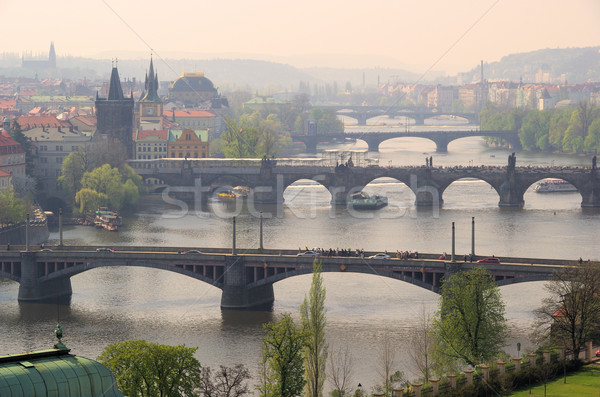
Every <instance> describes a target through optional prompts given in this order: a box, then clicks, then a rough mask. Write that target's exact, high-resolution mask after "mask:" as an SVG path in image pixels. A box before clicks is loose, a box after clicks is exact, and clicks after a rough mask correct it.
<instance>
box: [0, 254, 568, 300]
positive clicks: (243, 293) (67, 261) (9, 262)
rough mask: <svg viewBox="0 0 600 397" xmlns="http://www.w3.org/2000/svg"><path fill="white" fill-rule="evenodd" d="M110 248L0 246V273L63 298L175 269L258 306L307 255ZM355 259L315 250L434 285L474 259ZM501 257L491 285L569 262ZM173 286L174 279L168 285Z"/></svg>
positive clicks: (359, 269) (337, 266) (27, 291)
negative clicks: (103, 272)
mask: <svg viewBox="0 0 600 397" xmlns="http://www.w3.org/2000/svg"><path fill="white" fill-rule="evenodd" d="M116 248H117V251H115V252H96V251H95V247H77V246H71V247H63V248H62V249H61V250H59V249H58V248H55V250H54V251H53V252H40V251H17V250H16V247H13V250H11V251H0V278H2V277H3V278H8V279H11V280H14V281H16V282H18V283H19V284H20V286H19V296H18V299H19V300H20V301H48V300H50V301H55V299H56V298H57V297H61V298H63V299H70V297H71V294H72V288H71V277H73V276H76V275H77V274H80V273H83V272H86V271H88V270H92V269H96V268H100V267H112V266H136V267H149V268H155V269H161V270H167V271H171V272H175V273H179V274H182V275H185V276H188V277H192V278H195V279H197V280H200V281H202V282H205V283H208V284H210V285H212V286H214V287H216V288H219V289H221V290H222V291H223V292H222V296H221V308H223V309H258V308H265V307H267V308H268V307H270V306H271V305H272V303H273V301H274V294H273V284H274V283H276V282H278V281H281V280H284V279H286V278H289V277H294V276H298V275H302V274H310V273H312V270H313V267H312V262H313V258H311V257H298V256H296V255H295V254H296V252H297V251H295V250H263V251H262V252H261V251H259V250H247V251H246V253H245V254H243V255H232V254H230V253H228V252H227V250H224V249H206V252H207V253H206V254H179V253H178V251H179V249H177V248H165V247H145V246H139V247H116ZM435 258H436V255H433V254H431V255H426V254H420V255H419V259H403V260H401V259H389V260H385V259H363V258H358V257H322V258H321V260H322V267H323V272H327V273H334V272H336V273H365V274H372V275H378V276H381V277H389V278H394V279H397V280H401V281H404V282H407V283H410V284H414V285H417V286H419V287H421V288H425V289H427V290H430V291H433V292H435V293H439V292H440V286H441V283H442V280H443V279H444V278H445V277H447V276H448V275H450V274H452V273H455V272H458V271H460V270H463V269H470V268H472V267H474V266H477V265H481V264H476V263H468V262H450V261H444V260H439V259H435ZM500 260H501V261H502V264H485V265H483V266H485V267H486V268H487V269H488V270H489V272H490V273H491V274H492V276H493V277H494V280H495V281H496V283H497V284H498V285H507V284H513V283H520V282H529V281H540V280H547V279H548V278H549V277H550V276H551V275H552V273H553V272H554V271H556V270H558V269H560V268H561V267H563V266H568V265H575V264H576V262H575V261H563V260H544V259H527V258H500ZM174 287H175V286H174Z"/></svg>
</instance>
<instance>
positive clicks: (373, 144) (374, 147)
mask: <svg viewBox="0 0 600 397" xmlns="http://www.w3.org/2000/svg"><path fill="white" fill-rule="evenodd" d="M360 139H362V140H364V141H365V142H367V145H368V146H369V152H378V151H379V144H380V143H381V140H380V139H373V138H370V139H369V138H366V137H362V138H360Z"/></svg>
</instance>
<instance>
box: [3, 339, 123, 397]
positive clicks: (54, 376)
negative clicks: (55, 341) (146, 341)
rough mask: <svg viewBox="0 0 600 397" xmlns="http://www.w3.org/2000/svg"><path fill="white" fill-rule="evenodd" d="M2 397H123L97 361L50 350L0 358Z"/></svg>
mask: <svg viewBox="0 0 600 397" xmlns="http://www.w3.org/2000/svg"><path fill="white" fill-rule="evenodd" d="M0 396H23V397H37V396H44V397H46V396H57V397H59V396H60V397H63V396H65V397H68V396H82V397H83V396H98V397H100V396H103V397H111V396H123V394H121V392H119V390H118V388H117V382H116V380H115V377H114V375H113V374H112V373H111V372H110V370H109V369H108V368H106V367H105V366H104V365H102V364H100V363H99V362H97V361H94V360H90V359H87V358H83V357H77V356H75V355H72V354H69V350H65V349H49V350H42V351H37V352H31V353H24V354H10V355H6V356H0Z"/></svg>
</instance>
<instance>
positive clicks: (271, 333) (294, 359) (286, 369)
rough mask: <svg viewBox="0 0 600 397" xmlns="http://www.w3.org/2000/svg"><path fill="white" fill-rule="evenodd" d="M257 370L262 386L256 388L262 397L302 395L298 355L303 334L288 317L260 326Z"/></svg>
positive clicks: (301, 377) (302, 375) (302, 373)
mask: <svg viewBox="0 0 600 397" xmlns="http://www.w3.org/2000/svg"><path fill="white" fill-rule="evenodd" d="M263 327H264V329H265V331H266V335H265V336H264V338H263V340H262V355H263V361H262V363H261V367H262V368H263V370H264V373H263V374H262V376H263V378H264V383H263V384H259V385H257V389H258V391H259V392H260V395H261V396H263V397H295V396H299V395H300V394H302V390H303V389H304V384H305V382H306V380H305V379H304V365H303V357H302V352H303V349H304V347H305V335H304V333H303V331H302V330H301V329H300V328H299V327H297V326H296V324H294V321H293V320H292V318H291V317H290V315H289V314H284V315H283V317H282V318H281V319H280V320H279V321H277V322H275V323H267V324H265V325H264V326H263Z"/></svg>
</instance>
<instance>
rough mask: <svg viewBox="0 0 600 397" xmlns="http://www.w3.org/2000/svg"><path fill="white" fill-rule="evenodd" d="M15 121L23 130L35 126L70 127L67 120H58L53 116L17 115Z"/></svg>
mask: <svg viewBox="0 0 600 397" xmlns="http://www.w3.org/2000/svg"><path fill="white" fill-rule="evenodd" d="M17 122H18V123H19V125H20V126H21V128H22V129H23V130H28V129H31V128H35V127H41V126H44V127H48V126H50V127H70V126H71V124H70V123H69V122H68V121H63V120H58V119H57V118H56V117H54V116H19V117H18V118H17Z"/></svg>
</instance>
